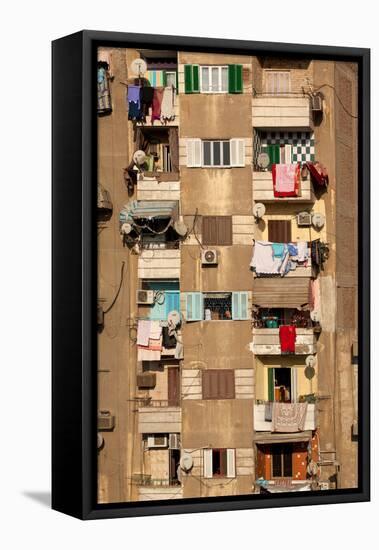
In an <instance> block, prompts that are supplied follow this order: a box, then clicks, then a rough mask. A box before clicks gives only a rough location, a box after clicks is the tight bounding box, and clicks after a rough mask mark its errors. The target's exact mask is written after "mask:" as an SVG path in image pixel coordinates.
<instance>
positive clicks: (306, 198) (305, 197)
mask: <svg viewBox="0 0 379 550" xmlns="http://www.w3.org/2000/svg"><path fill="white" fill-rule="evenodd" d="M253 199H254V200H255V201H256V202H266V203H270V202H271V203H279V202H288V203H290V202H295V203H300V202H310V203H313V202H315V200H316V197H315V195H314V193H313V187H312V183H311V179H310V176H309V173H308V175H307V177H306V178H305V179H301V180H300V188H299V193H298V196H297V197H274V186H273V183H272V174H271V172H269V171H267V172H253Z"/></svg>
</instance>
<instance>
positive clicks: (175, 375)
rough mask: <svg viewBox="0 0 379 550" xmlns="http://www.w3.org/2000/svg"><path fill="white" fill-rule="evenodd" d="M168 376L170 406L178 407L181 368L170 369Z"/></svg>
mask: <svg viewBox="0 0 379 550" xmlns="http://www.w3.org/2000/svg"><path fill="white" fill-rule="evenodd" d="M167 376H168V406H169V407H178V406H179V404H180V372H179V367H169V368H168V373H167Z"/></svg>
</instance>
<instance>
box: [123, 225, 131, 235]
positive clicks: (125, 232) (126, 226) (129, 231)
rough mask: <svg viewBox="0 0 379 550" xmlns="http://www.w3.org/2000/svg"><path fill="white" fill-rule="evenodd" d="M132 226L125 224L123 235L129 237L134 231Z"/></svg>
mask: <svg viewBox="0 0 379 550" xmlns="http://www.w3.org/2000/svg"><path fill="white" fill-rule="evenodd" d="M132 229H133V228H132V225H131V224H130V223H123V224H122V226H121V233H123V234H124V235H129V233H131V231H132Z"/></svg>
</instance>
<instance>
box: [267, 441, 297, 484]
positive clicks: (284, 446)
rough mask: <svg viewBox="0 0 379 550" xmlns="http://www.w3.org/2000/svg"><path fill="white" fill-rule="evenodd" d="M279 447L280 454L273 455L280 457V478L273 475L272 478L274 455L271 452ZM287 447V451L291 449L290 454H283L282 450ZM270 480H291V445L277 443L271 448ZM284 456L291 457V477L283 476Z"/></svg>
mask: <svg viewBox="0 0 379 550" xmlns="http://www.w3.org/2000/svg"><path fill="white" fill-rule="evenodd" d="M277 446H278V447H280V453H275V455H278V454H279V455H280V470H281V472H280V473H281V475H280V476H277V475H275V476H274V453H273V450H274V448H275V447H277ZM286 447H287V449H291V451H290V453H285V452H283V451H284V449H285V448H286ZM270 454H271V461H270V462H271V479H292V478H293V446H292V445H291V444H288V443H287V444H286V443H278V444H277V445H275V446H274V445H273V446H272V447H271V453H270ZM285 454H286V455H287V456H288V455H290V456H291V475H284V470H285V463H284V456H285Z"/></svg>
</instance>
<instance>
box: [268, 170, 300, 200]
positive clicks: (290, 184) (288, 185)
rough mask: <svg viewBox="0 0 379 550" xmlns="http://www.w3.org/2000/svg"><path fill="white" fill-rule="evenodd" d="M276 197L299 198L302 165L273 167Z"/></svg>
mask: <svg viewBox="0 0 379 550" xmlns="http://www.w3.org/2000/svg"><path fill="white" fill-rule="evenodd" d="M271 173H272V183H273V188H274V197H279V198H280V197H297V196H298V194H299V187H300V164H299V163H297V164H273V165H272V167H271Z"/></svg>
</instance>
